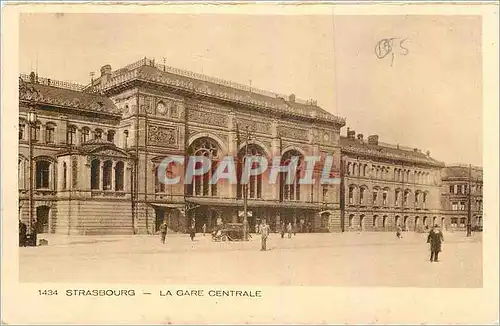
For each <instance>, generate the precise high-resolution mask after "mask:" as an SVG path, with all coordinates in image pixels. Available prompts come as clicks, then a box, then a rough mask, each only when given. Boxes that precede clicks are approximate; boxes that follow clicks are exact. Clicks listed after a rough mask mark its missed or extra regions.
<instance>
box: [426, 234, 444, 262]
mask: <svg viewBox="0 0 500 326" xmlns="http://www.w3.org/2000/svg"><path fill="white" fill-rule="evenodd" d="M442 242H444V237H443V233H442V232H441V230H440V229H439V226H438V225H434V227H433V228H432V229H431V231H430V232H429V235H428V236H427V243H429V244H430V249H431V258H430V262H431V263H432V262H433V261H434V262H438V261H439V260H438V256H439V253H440V252H441V243H442Z"/></svg>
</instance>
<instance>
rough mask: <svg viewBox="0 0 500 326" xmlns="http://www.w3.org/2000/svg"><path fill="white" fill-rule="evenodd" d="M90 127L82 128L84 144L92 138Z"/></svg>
mask: <svg viewBox="0 0 500 326" xmlns="http://www.w3.org/2000/svg"><path fill="white" fill-rule="evenodd" d="M89 137H90V129H89V128H87V127H83V128H82V144H83V143H86V142H87V141H89V140H90V138H89Z"/></svg>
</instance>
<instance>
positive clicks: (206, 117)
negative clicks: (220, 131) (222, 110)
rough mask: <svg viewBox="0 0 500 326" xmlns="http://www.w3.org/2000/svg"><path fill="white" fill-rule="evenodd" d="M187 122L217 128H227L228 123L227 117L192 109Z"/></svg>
mask: <svg viewBox="0 0 500 326" xmlns="http://www.w3.org/2000/svg"><path fill="white" fill-rule="evenodd" d="M188 120H189V121H194V122H199V123H203V124H208V125H212V126H218V127H227V125H228V121H229V120H228V117H227V116H224V115H221V114H216V113H211V112H201V111H198V110H193V109H191V110H189V116H188Z"/></svg>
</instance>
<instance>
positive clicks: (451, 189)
mask: <svg viewBox="0 0 500 326" xmlns="http://www.w3.org/2000/svg"><path fill="white" fill-rule="evenodd" d="M452 193H453V185H450V194H452Z"/></svg>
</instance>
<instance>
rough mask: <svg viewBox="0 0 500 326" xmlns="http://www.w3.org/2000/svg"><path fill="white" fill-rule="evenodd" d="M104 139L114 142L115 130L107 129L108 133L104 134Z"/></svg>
mask: <svg viewBox="0 0 500 326" xmlns="http://www.w3.org/2000/svg"><path fill="white" fill-rule="evenodd" d="M106 139H107V140H108V141H109V142H112V143H114V142H115V131H114V130H108V134H107V136H106Z"/></svg>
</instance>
